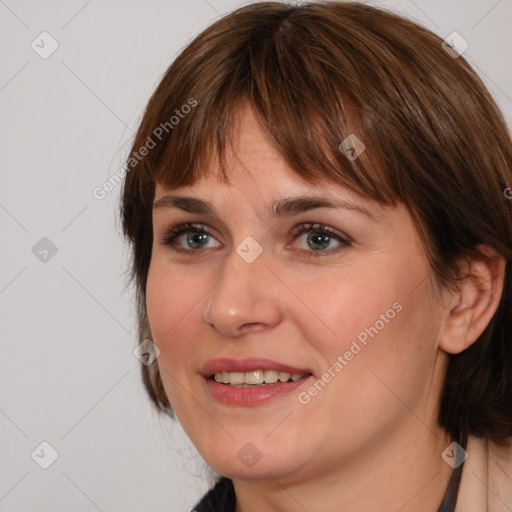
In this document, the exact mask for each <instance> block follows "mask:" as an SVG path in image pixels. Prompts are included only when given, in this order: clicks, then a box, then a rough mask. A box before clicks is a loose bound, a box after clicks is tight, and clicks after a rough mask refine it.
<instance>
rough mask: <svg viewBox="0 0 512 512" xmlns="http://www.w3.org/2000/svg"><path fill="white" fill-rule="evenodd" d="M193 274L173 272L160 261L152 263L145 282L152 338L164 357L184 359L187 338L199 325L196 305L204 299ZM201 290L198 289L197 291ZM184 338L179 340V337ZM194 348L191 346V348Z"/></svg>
mask: <svg viewBox="0 0 512 512" xmlns="http://www.w3.org/2000/svg"><path fill="white" fill-rule="evenodd" d="M196 281H197V278H194V276H193V275H189V274H187V275H185V274H184V273H180V272H171V271H169V269H166V268H165V266H163V265H160V264H158V263H156V264H154V265H153V264H152V266H151V267H150V269H149V273H148V280H147V285H146V305H147V314H148V320H149V324H150V327H151V332H152V334H153V338H154V339H153V341H154V343H155V344H156V345H157V347H158V348H159V349H160V351H161V354H162V356H163V357H162V358H161V360H162V361H163V362H164V363H165V364H167V363H168V358H167V357H166V355H167V354H169V353H170V352H172V353H173V357H172V358H169V361H170V362H172V361H181V360H182V357H181V355H180V354H181V352H184V354H183V355H182V356H183V357H185V356H186V350H187V347H190V343H187V342H186V341H187V340H190V339H193V336H194V334H193V332H192V331H193V329H194V325H197V318H195V317H194V315H197V311H198V309H197V307H198V306H199V304H198V302H199V301H200V300H201V297H202V295H203V294H202V293H200V289H201V288H200V285H199V283H197V282H196ZM198 290H199V291H198ZM181 340H182V341H183V342H180V341H181ZM188 350H191V348H188ZM162 361H161V362H162Z"/></svg>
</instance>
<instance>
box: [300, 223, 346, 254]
mask: <svg viewBox="0 0 512 512" xmlns="http://www.w3.org/2000/svg"><path fill="white" fill-rule="evenodd" d="M306 234H308V236H307V237H305V239H304V240H305V242H306V247H308V248H309V249H312V251H311V250H308V249H295V250H296V251H297V252H300V253H306V255H307V257H318V256H330V255H332V254H334V253H338V252H339V251H340V250H342V249H343V248H345V247H348V246H350V241H349V240H348V239H346V238H344V237H343V236H341V235H340V234H338V233H336V232H335V231H334V230H332V229H331V228H329V227H327V226H324V225H323V224H310V223H308V224H301V225H300V226H297V227H296V228H295V229H294V230H293V231H292V235H294V236H295V238H301V237H302V235H306ZM333 240H334V241H335V242H337V243H338V247H335V248H331V249H329V250H327V251H325V250H323V249H325V248H327V247H328V246H329V245H330V244H331V242H332V241H333Z"/></svg>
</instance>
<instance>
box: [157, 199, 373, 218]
mask: <svg viewBox="0 0 512 512" xmlns="http://www.w3.org/2000/svg"><path fill="white" fill-rule="evenodd" d="M160 208H176V209H179V210H183V211H185V212H188V213H200V214H204V215H213V216H216V217H219V214H218V212H217V210H216V209H215V207H214V206H213V205H212V204H211V203H209V202H208V201H203V200H202V199H198V198H196V197H187V196H177V195H166V196H163V197H161V198H160V199H158V200H157V201H155V202H154V203H153V210H158V209H160ZM317 208H331V209H343V210H349V211H353V212H357V213H360V214H362V215H365V216H366V217H369V218H370V219H372V220H373V221H375V222H377V218H376V217H375V215H374V214H373V213H372V212H371V211H370V210H368V209H367V208H365V207H364V206H359V205H356V204H352V203H349V202H347V201H342V200H341V201H332V200H331V199H328V198H326V197H319V196H299V197H288V198H284V199H280V200H279V201H276V202H275V203H274V204H272V205H271V206H270V207H269V208H268V209H267V210H266V214H267V216H268V217H270V218H275V219H277V218H281V217H287V216H293V215H297V214H299V213H303V212H307V211H310V210H314V209H317Z"/></svg>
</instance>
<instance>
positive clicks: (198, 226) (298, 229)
mask: <svg viewBox="0 0 512 512" xmlns="http://www.w3.org/2000/svg"><path fill="white" fill-rule="evenodd" d="M194 230H196V231H198V232H201V231H202V232H204V233H206V234H208V235H210V236H212V237H214V238H215V233H212V228H211V227H210V226H208V225H207V224H205V223H202V222H176V223H171V224H170V225H166V226H165V227H164V228H163V230H162V234H161V238H162V239H165V238H166V237H167V234H168V233H169V234H170V233H172V232H173V231H175V235H174V236H175V240H176V239H177V238H178V237H181V236H182V235H183V234H184V233H187V232H190V231H194ZM215 231H216V230H215ZM308 231H318V232H324V233H329V234H331V235H333V236H335V237H337V238H339V241H341V243H346V244H351V243H352V242H353V240H352V239H351V237H350V236H348V235H346V234H345V233H343V232H340V231H339V230H337V229H336V228H334V227H331V226H330V225H329V224H327V223H322V222H301V223H299V224H297V225H296V226H295V227H294V228H293V229H291V231H289V233H290V234H292V235H293V236H294V237H298V236H300V235H302V234H304V233H307V232H308ZM217 241H218V240H217Z"/></svg>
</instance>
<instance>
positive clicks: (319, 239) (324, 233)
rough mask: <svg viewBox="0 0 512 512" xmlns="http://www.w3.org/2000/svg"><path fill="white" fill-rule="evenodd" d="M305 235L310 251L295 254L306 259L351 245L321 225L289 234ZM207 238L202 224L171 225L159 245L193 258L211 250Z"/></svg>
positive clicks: (326, 254) (304, 250) (295, 230)
mask: <svg viewBox="0 0 512 512" xmlns="http://www.w3.org/2000/svg"><path fill="white" fill-rule="evenodd" d="M307 233H311V235H309V236H307V237H306V239H305V240H306V243H307V244H308V246H309V247H310V249H312V250H307V249H295V252H298V253H301V254H305V255H307V256H308V257H311V256H313V257H318V256H328V255H331V254H333V253H337V252H339V251H340V250H341V249H343V248H345V247H348V246H350V245H351V244H350V241H349V240H348V239H346V238H344V237H343V236H341V235H340V234H338V233H336V232H334V231H333V230H332V229H330V228H329V227H327V226H324V225H323V224H311V223H306V224H301V225H299V226H297V227H296V228H295V229H294V230H293V231H292V232H291V234H292V235H293V236H294V237H295V238H300V237H301V236H302V235H304V234H307ZM184 235H186V237H185V236H184ZM209 237H212V235H211V233H210V232H209V231H208V230H207V229H205V227H204V226H203V225H202V224H191V223H185V224H171V225H170V226H168V227H167V229H166V230H165V232H164V235H163V236H162V239H161V243H162V244H163V245H166V246H170V247H171V248H172V249H173V250H174V251H176V252H178V253H187V254H189V255H194V256H195V255H198V254H200V253H201V251H200V249H209V248H212V247H206V246H205V244H206V243H207V242H208V238H209ZM180 240H185V242H184V243H185V244H186V245H188V248H183V246H182V245H181V243H180ZM333 241H335V242H337V243H338V247H335V248H331V249H329V250H324V249H326V248H327V247H328V246H329V245H330V244H331V243H332V242H333Z"/></svg>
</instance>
